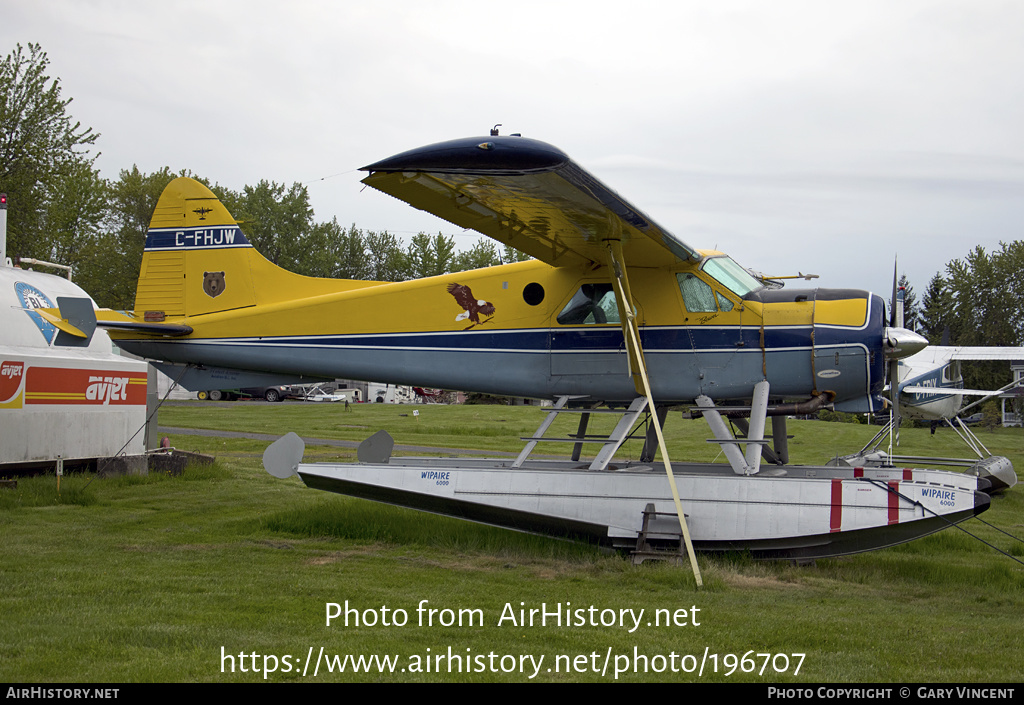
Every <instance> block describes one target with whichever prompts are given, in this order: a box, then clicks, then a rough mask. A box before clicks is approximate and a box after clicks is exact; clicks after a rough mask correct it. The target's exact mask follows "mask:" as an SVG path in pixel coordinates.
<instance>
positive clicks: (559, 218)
mask: <svg viewBox="0 0 1024 705" xmlns="http://www.w3.org/2000/svg"><path fill="white" fill-rule="evenodd" d="M363 171H368V172H370V174H369V176H367V177H366V178H364V179H363V183H364V184H367V185H369V186H372V187H374V188H375V189H378V190H380V191H383V192H384V193H387V194H389V195H391V196H394V197H395V198H398V199H399V200H402V201H405V202H407V203H409V204H410V205H412V206H414V207H416V208H419V209H420V210H424V211H427V212H428V213H433V214H434V215H436V216H438V217H439V218H443V219H445V220H447V221H449V222H451V223H454V224H455V225H458V226H459V227H462V228H470V229H472V230H476V231H477V232H480V233H483V234H484V235H487V236H488V237H492V238H494V239H495V240H497V241H499V242H502V243H504V244H506V245H510V246H512V247H514V248H516V249H517V250H520V251H522V252H525V253H526V254H528V255H530V256H531V257H536V258H537V259H539V260H541V261H543V262H547V263H548V264H551V265H553V266H565V265H580V266H586V265H590V264H592V263H601V264H606V263H607V262H608V253H607V250H606V247H605V243H604V241H605V240H606V239H618V240H620V241H621V242H622V250H623V255H624V258H625V260H626V262H627V263H628V264H630V265H635V266H641V267H656V266H662V265H666V264H673V263H675V262H678V261H681V260H691V261H698V260H699V259H700V255H699V254H698V253H697V252H696V250H694V249H693V248H692V247H690V246H689V245H687V244H686V243H684V242H683V241H682V240H680V239H679V238H677V237H675V236H674V235H672V234H671V233H669V232H668V231H666V230H665V229H664V228H662V227H661V226H659V225H658V224H657V223H655V222H654V221H652V220H651V219H650V218H648V217H647V216H646V215H644V214H643V213H641V212H640V211H639V210H638V209H636V208H635V207H634V206H632V205H630V204H629V203H628V202H626V201H625V200H623V199H622V198H621V197H620V196H619V195H618V194H616V193H615V192H614V191H612V190H611V189H609V188H608V187H607V186H605V185H604V184H602V183H601V182H600V181H598V180H597V179H596V178H595V177H594V176H592V175H591V174H589V173H588V172H587V171H585V170H584V169H582V168H581V167H580V166H579V165H577V164H576V163H575V162H573V161H572V160H571V159H569V157H568V156H567V155H566V154H565V153H564V152H562V151H561V150H559V149H557V148H556V147H553V146H551V145H549V144H545V143H544V142H539V141H537V140H531V139H525V138H522V137H510V136H505V137H497V136H491V137H470V138H465V139H459V140H452V141H450V142H441V143H438V144H433V145H429V146H426V147H420V148H419V149H414V150H411V151H408V152H403V153H402V154H397V155H395V156H393V157H390V158H388V159H384V160H382V161H379V162H376V163H375V164H371V165H369V166H365V167H363Z"/></svg>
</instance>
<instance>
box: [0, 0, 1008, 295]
mask: <svg viewBox="0 0 1024 705" xmlns="http://www.w3.org/2000/svg"><path fill="white" fill-rule="evenodd" d="M29 42H38V43H40V44H41V45H42V47H43V49H45V50H46V52H47V53H48V55H49V58H50V61H51V64H50V75H51V76H54V77H59V78H60V79H61V84H62V87H63V91H64V96H65V97H71V98H73V99H74V102H73V103H72V104H71V106H70V111H71V113H72V115H73V116H74V118H75V119H76V120H79V121H81V122H82V124H83V125H86V126H90V127H92V128H93V129H94V130H95V131H96V132H99V133H100V134H101V137H100V138H99V140H98V141H97V149H98V150H99V151H101V152H102V156H101V157H100V158H99V160H98V162H97V164H98V166H99V168H100V169H101V172H102V174H103V176H105V177H106V178H111V179H113V178H117V175H118V172H119V171H120V170H121V169H129V168H131V167H132V165H133V164H135V165H138V167H139V168H140V169H141V170H143V171H146V172H151V171H155V170H157V169H159V168H161V167H163V166H169V167H170V168H171V169H173V170H175V171H178V170H182V169H189V170H191V171H192V172H193V173H194V174H198V175H201V176H203V177H205V178H208V179H210V180H212V181H215V182H218V183H220V184H222V185H224V186H227V187H229V188H232V189H241V188H242V186H244V185H245V184H255V183H257V182H258V181H259V180H261V179H267V180H271V181H277V182H280V183H285V184H287V185H290V184H291V183H292V182H296V181H298V182H302V183H306V184H308V186H309V193H310V202H311V204H312V206H313V208H314V210H315V212H316V218H317V219H318V220H330V219H331V218H332V217H335V216H336V217H337V218H338V220H339V222H340V223H341V224H342V225H345V226H347V225H349V224H351V223H355V224H356V225H357V226H358V227H360V228H364V229H368V230H389V231H391V232H394V233H397V234H400V235H402V236H404V237H409V236H410V235H412V234H414V233H416V232H418V231H426V232H428V233H436V232H444V233H446V234H452V235H456V242H457V244H458V245H459V246H460V248H465V247H469V246H470V245H472V244H473V243H474V242H475V241H476V240H477V238H478V237H479V235H478V234H476V233H473V232H469V233H464V232H462V231H460V230H458V229H456V228H455V227H454V226H452V225H450V224H449V223H446V222H444V221H441V220H438V219H437V218H434V217H433V216H430V215H428V214H425V213H421V212H420V211H416V210H414V209H412V208H411V207H409V206H407V205H405V204H403V203H400V202H398V201H395V200H394V199H391V198H390V197H388V196H385V195H383V194H380V193H377V192H375V191H373V190H371V189H366V190H365V191H364V190H362V185H361V184H360V183H359V179H360V178H361V173H360V172H358V171H356V170H357V169H358V168H359V167H361V166H364V165H366V164H369V163H372V162H374V161H377V160H378V159H381V158H384V157H387V156H390V155H392V154H395V153H398V152H401V151H405V150H407V149H410V148H413V147H417V146H420V145H425V144H429V143H432V142H438V141H443V140H447V139H454V138H457V137H467V136H472V135H482V134H486V133H487V130H488V129H489V128H490V127H491V125H493V124H495V123H502V124H503V127H502V133H503V134H507V133H510V132H520V133H522V134H523V135H524V136H526V137H532V138H535V139H540V140H543V141H546V142H550V143H552V144H554V145H556V146H558V147H560V148H561V149H563V150H564V151H566V152H567V153H568V154H569V155H570V156H571V157H572V158H573V159H574V160H575V161H576V162H578V163H579V164H580V165H582V166H583V167H584V168H586V169H588V170H589V171H591V172H592V173H593V174H594V175H595V176H597V177H598V178H599V179H601V180H602V181H604V182H605V183H606V184H607V185H608V186H610V187H611V188H613V189H614V190H616V191H618V192H619V194H620V195H622V196H623V197H624V198H626V199H627V200H629V201H631V202H632V203H633V204H634V205H635V206H637V207H639V208H640V209H641V210H643V211H645V212H646V213H647V214H648V215H649V216H651V217H652V218H653V219H654V220H655V221H657V222H658V223H659V224H660V225H662V226H663V227H665V228H666V229H668V230H670V231H671V232H673V233H675V234H676V235H677V236H679V237H680V238H681V239H683V240H685V241H686V242H688V243H689V244H691V245H693V246H695V247H698V248H717V249H721V250H723V251H725V252H728V253H729V254H731V255H732V256H733V257H735V258H736V259H737V260H739V261H740V262H741V263H742V264H744V265H745V266H748V267H752V268H754V269H758V270H760V271H763V272H765V273H768V274H787V273H791V274H795V273H796V272H797V271H803V272H814V273H817V274H820V275H821V277H822V278H821V279H820V280H819V281H818V285H820V286H829V287H858V288H866V289H871V290H874V291H876V292H880V293H882V294H883V295H885V296H888V293H889V289H890V287H891V281H892V268H893V258H894V257H895V256H896V255H898V256H899V261H900V270H901V271H905V272H906V273H907V274H908V275H909V276H910V279H911V283H912V285H913V286H914V288H915V290H916V291H917V292H918V294H919V296H920V294H922V293H923V292H924V289H925V288H926V286H927V284H928V280H929V279H930V278H931V277H932V275H934V274H935V273H936V272H937V271H940V270H943V271H944V268H945V265H946V263H947V262H948V261H949V260H951V259H954V258H962V257H964V256H965V255H966V254H967V253H968V252H969V251H970V250H972V249H973V248H974V247H975V246H977V245H982V246H983V247H985V248H986V249H987V250H990V251H991V250H992V249H993V248H995V247H997V246H998V243H999V242H1000V241H1011V240H1017V239H1021V237H1022V235H1021V232H1022V227H1021V224H1022V222H1024V130H1022V125H1024V3H1020V2H1015V1H1007V2H999V1H995V0H971V1H968V0H945V1H943V0H928V1H918V0H902V1H901V2H891V1H885V2H878V1H876V0H860V1H859V2H857V3H839V2H825V1H823V0H809V1H796V0H780V1H775V2H770V3H769V2H746V1H741V0H715V1H714V2H711V1H710V0H708V1H702V2H694V1H687V0H673V1H671V2H653V1H645V0H636V1H634V2H628V3H627V2H622V1H621V0H616V1H615V2H605V1H604V0H588V1H586V2H575V1H565V2H559V1H558V0H547V1H546V2H535V1H533V0H524V1H521V2H517V3H508V4H505V3H482V2H479V1H477V2H468V1H465V2H464V1H461V0H447V1H444V0H429V1H424V0H419V1H404V0H403V1H394V2H387V1H378V2H358V3H356V2H347V1H343V0H333V1H330V2H328V1H327V0H299V1H296V0H288V1H287V2H285V1H283V0H277V1H275V2H269V1H267V0H244V1H243V0H195V1H193V0H163V1H162V2H152V1H147V2H139V1H138V0H33V1H32V2H26V1H25V0H0V49H2V51H3V53H4V54H7V53H8V52H10V51H11V50H12V49H13V48H14V46H15V44H17V43H21V44H22V45H25V44H27V43H29Z"/></svg>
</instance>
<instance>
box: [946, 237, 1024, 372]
mask: <svg viewBox="0 0 1024 705" xmlns="http://www.w3.org/2000/svg"><path fill="white" fill-rule="evenodd" d="M946 274H947V277H946V281H947V285H948V289H949V294H950V299H951V306H950V311H951V315H950V329H951V330H950V332H951V336H950V342H951V343H952V344H954V345H1005V346H1017V345H1021V344H1022V343H1024V298H1022V296H1021V294H1024V285H1022V282H1021V280H1022V279H1024V241H1015V242H1013V243H1010V244H1006V243H1000V249H999V250H998V251H996V252H993V253H991V254H989V253H987V252H985V249H984V248H982V247H980V246H979V247H976V248H975V249H974V250H972V251H971V252H970V253H969V254H968V255H967V256H966V257H965V258H964V259H962V260H959V259H958V260H953V261H952V262H950V263H949V264H948V265H946ZM963 369H964V383H965V385H966V386H967V387H970V388H975V389H996V388H998V387H1000V386H1002V385H1003V384H1005V383H1006V382H1007V381H1008V378H1007V372H1008V371H1007V369H1006V363H1002V362H992V363H974V364H971V365H965V366H964V368H963Z"/></svg>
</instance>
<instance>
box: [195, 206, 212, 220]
mask: <svg viewBox="0 0 1024 705" xmlns="http://www.w3.org/2000/svg"><path fill="white" fill-rule="evenodd" d="M192 212H193V213H195V214H196V215H198V216H199V220H206V214H207V213H212V212H213V209H212V208H196V209H195V210H193V211H192Z"/></svg>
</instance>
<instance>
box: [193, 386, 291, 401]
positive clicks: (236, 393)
mask: <svg viewBox="0 0 1024 705" xmlns="http://www.w3.org/2000/svg"><path fill="white" fill-rule="evenodd" d="M288 392H289V387H287V386H285V385H274V386H270V387H242V388H241V389H210V390H204V391H201V392H199V393H197V394H196V396H197V397H198V398H199V399H200V400H202V401H206V400H210V401H234V400H235V399H266V400H267V401H283V400H284V398H285V397H287V396H288Z"/></svg>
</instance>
